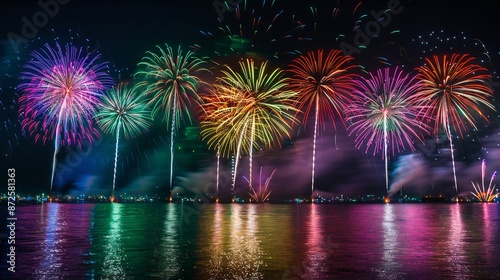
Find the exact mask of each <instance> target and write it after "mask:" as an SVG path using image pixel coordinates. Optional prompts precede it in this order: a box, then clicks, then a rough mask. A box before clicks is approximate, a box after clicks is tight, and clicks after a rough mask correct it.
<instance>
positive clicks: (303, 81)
mask: <svg viewBox="0 0 500 280" xmlns="http://www.w3.org/2000/svg"><path fill="white" fill-rule="evenodd" d="M352 60H353V59H352V57H350V56H343V55H342V53H341V51H339V50H331V51H329V52H328V54H327V55H326V56H325V55H324V51H323V50H318V51H317V52H309V53H307V55H304V56H300V57H298V58H296V59H294V60H293V61H292V63H291V64H290V66H289V68H290V69H289V70H288V71H289V72H290V73H291V74H292V75H293V76H292V78H291V79H290V82H289V89H290V90H291V91H294V92H297V93H298V96H297V102H298V109H299V111H300V112H303V120H302V124H303V125H304V126H306V125H307V121H308V118H309V117H310V115H311V110H312V109H313V108H314V140H313V155H312V174H311V192H314V167H315V160H316V138H317V135H318V127H319V126H321V127H322V128H323V130H325V129H326V120H327V119H329V120H330V121H331V122H332V125H333V127H334V128H335V129H336V125H335V120H336V119H337V118H340V119H341V120H342V118H343V114H342V111H343V110H344V109H345V108H346V104H347V103H349V100H350V96H351V92H352V91H353V89H354V82H353V79H354V78H355V77H356V76H357V75H356V74H354V73H352V72H351V71H353V70H354V69H355V68H356V66H354V65H350V63H351V62H352Z"/></svg>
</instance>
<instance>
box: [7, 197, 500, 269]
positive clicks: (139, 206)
mask: <svg viewBox="0 0 500 280" xmlns="http://www.w3.org/2000/svg"><path fill="white" fill-rule="evenodd" d="M2 212H7V211H6V210H5V211H2ZM0 217H1V218H2V219H3V220H4V221H6V219H7V218H8V216H7V215H6V213H2V215H1V216H0ZM15 217H16V220H15V229H14V230H13V231H12V230H11V227H6V228H4V229H3V231H2V234H1V236H2V248H3V249H2V259H3V261H2V264H1V269H2V271H1V273H0V278H1V279H500V204H499V203H397V202H391V203H385V204H384V203H367V204H354V203H347V204H311V203H308V204H273V203H261V204H252V203H245V204H243V203H242V204H240V203H205V204H204V203H182V202H179V203H40V204H32V205H20V206H18V207H17V208H16V213H15ZM9 221H10V220H9ZM12 232H14V233H13V234H14V238H10V239H9V237H10V236H11V235H12ZM12 239H14V240H15V244H14V245H8V243H7V242H8V240H12ZM12 246H13V247H12ZM12 249H13V251H14V262H15V263H14V269H11V270H9V268H11V267H12V263H9V260H12V255H13V254H12ZM12 270H15V272H14V271H12Z"/></svg>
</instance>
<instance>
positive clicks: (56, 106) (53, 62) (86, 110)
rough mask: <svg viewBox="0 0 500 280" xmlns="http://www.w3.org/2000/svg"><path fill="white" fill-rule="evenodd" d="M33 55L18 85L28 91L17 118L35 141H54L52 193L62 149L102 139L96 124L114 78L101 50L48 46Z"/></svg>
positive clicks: (22, 98)
mask: <svg viewBox="0 0 500 280" xmlns="http://www.w3.org/2000/svg"><path fill="white" fill-rule="evenodd" d="M31 58H32V59H31V60H29V61H28V62H27V63H26V64H25V65H24V68H25V69H26V70H25V71H23V72H22V73H21V75H20V79H21V80H27V82H23V83H21V84H20V85H19V87H18V89H19V90H21V91H22V92H23V93H24V94H22V95H21V96H20V97H19V118H20V120H21V124H22V129H23V131H24V130H28V131H29V134H30V136H34V138H35V142H38V141H42V142H43V143H44V144H45V143H46V141H48V140H52V139H53V140H54V141H55V143H54V156H53V160H52V174H51V183H50V189H51V191H52V188H53V184H54V174H55V165H56V161H57V153H58V151H59V149H60V147H61V146H62V145H78V146H80V145H81V143H82V141H83V140H84V139H85V140H88V141H90V142H92V141H93V140H94V138H95V137H98V135H99V133H98V131H97V130H96V129H95V128H94V127H93V116H94V114H95V110H96V109H95V108H96V106H97V105H98V104H99V103H100V100H99V98H100V96H101V94H102V92H103V91H104V90H106V89H107V88H108V87H111V85H113V84H114V81H113V79H112V78H111V77H110V76H109V74H108V73H107V68H108V64H107V63H99V62H98V60H99V59H100V55H99V54H94V53H88V54H86V53H84V52H83V49H82V48H77V47H75V46H73V45H71V44H66V45H64V47H62V46H61V45H59V44H56V45H55V47H51V46H50V45H49V44H45V45H44V48H42V49H41V50H40V51H34V52H32V53H31Z"/></svg>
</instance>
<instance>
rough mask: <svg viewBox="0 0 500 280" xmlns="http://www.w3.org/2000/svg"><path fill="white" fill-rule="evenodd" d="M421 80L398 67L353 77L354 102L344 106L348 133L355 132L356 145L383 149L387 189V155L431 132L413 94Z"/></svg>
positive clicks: (387, 186) (375, 150)
mask: <svg viewBox="0 0 500 280" xmlns="http://www.w3.org/2000/svg"><path fill="white" fill-rule="evenodd" d="M420 87H421V83H420V82H419V81H418V80H416V77H415V76H410V75H409V74H405V73H404V72H403V71H402V70H400V69H398V68H397V67H396V68H395V69H394V71H391V69H390V68H386V69H384V70H382V69H380V70H378V71H376V73H375V74H373V73H370V74H369V78H368V79H359V80H356V90H355V91H354V94H353V100H352V101H353V102H352V104H351V105H350V106H349V107H348V108H347V110H346V114H347V115H348V116H347V117H346V121H347V122H348V123H349V126H348V130H350V132H349V135H353V134H354V135H356V147H357V148H361V147H362V146H363V145H366V149H365V152H366V153H368V151H369V149H370V148H373V155H375V154H376V153H377V152H379V151H383V153H382V158H383V159H384V160H385V175H386V176H385V177H386V190H388V188H389V180H388V163H387V162H388V158H389V148H388V146H389V144H391V154H392V155H394V154H395V152H401V151H402V150H404V148H405V146H408V147H409V148H410V149H411V150H412V151H414V150H415V147H414V141H415V140H420V141H423V136H424V132H425V134H428V133H430V132H431V127H430V126H429V125H428V124H427V121H428V120H427V119H428V115H422V114H421V112H422V110H423V109H424V106H423V105H421V104H420V103H421V102H420V100H419V99H418V98H416V97H417V96H416V93H417V92H418V91H419V89H420Z"/></svg>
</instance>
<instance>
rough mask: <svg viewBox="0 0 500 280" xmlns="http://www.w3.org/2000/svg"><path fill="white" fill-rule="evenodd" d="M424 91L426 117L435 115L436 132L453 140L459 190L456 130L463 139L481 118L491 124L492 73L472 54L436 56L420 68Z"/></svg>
mask: <svg viewBox="0 0 500 280" xmlns="http://www.w3.org/2000/svg"><path fill="white" fill-rule="evenodd" d="M417 70H418V72H419V74H418V79H420V80H421V81H422V88H421V90H420V92H419V93H418V94H417V97H418V98H419V99H421V100H423V101H424V103H425V105H426V109H425V114H426V115H430V116H435V124H434V133H435V134H436V135H439V131H440V128H441V129H442V131H443V132H444V133H445V134H446V137H447V138H448V140H449V141H450V147H451V157H452V164H453V177H454V181H455V190H456V191H458V187H457V179H456V172H455V159H454V153H453V140H452V128H453V130H454V131H456V132H457V133H458V134H459V135H460V137H462V138H463V136H464V132H465V131H467V130H468V126H471V127H473V128H474V129H475V130H477V127H476V123H477V119H478V117H480V118H482V119H484V120H485V121H488V118H487V117H486V116H485V115H484V114H483V111H482V110H483V108H484V109H486V108H489V109H492V110H495V107H494V106H493V104H492V103H491V102H490V101H489V100H490V99H491V98H492V97H493V91H492V89H491V87H490V86H489V85H488V83H487V82H488V80H489V79H490V78H491V76H490V74H489V73H488V70H487V69H486V68H484V67H482V66H480V65H478V64H476V63H475V58H474V57H472V56H470V55H468V54H452V55H442V56H436V55H435V56H432V57H431V58H426V59H425V65H423V66H420V67H418V68H417Z"/></svg>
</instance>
